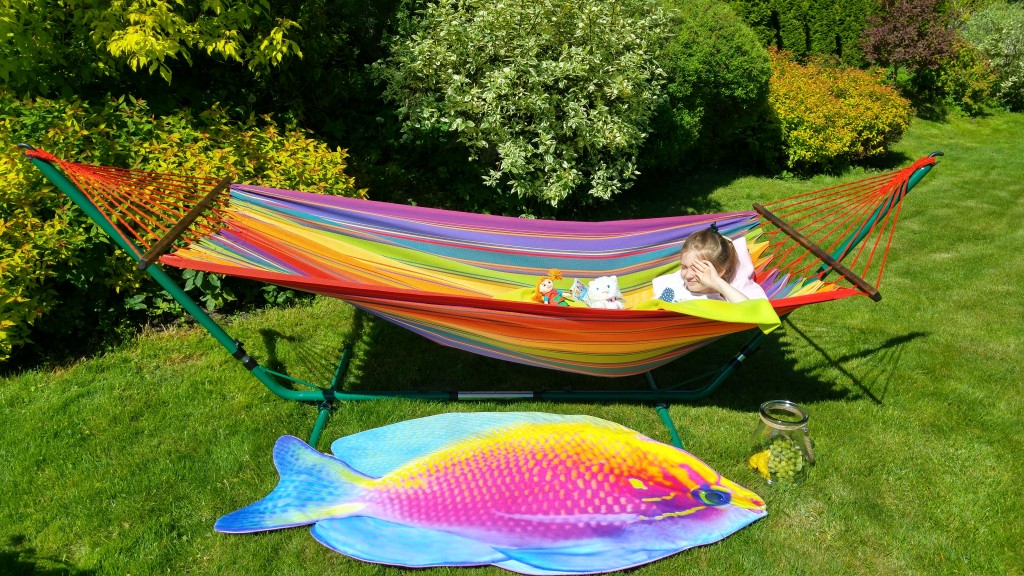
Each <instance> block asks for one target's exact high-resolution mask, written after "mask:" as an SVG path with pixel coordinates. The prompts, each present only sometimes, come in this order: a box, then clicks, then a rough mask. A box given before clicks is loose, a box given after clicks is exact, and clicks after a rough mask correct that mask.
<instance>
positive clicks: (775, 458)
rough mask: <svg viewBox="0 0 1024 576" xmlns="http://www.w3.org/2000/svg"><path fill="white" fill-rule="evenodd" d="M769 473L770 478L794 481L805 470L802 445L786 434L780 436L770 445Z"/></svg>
mask: <svg viewBox="0 0 1024 576" xmlns="http://www.w3.org/2000/svg"><path fill="white" fill-rule="evenodd" d="M768 452H769V455H768V473H769V474H770V476H769V477H770V478H771V479H772V480H773V481H774V480H779V481H783V482H793V481H795V480H797V479H798V478H799V477H800V473H801V472H802V471H803V470H804V456H803V453H802V452H801V451H800V447H799V446H797V445H796V443H795V442H793V441H792V440H790V439H789V438H787V437H785V436H779V437H777V438H775V440H773V441H772V443H771V445H770V446H769V447H768Z"/></svg>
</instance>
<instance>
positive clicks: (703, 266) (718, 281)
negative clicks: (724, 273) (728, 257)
mask: <svg viewBox="0 0 1024 576" xmlns="http://www.w3.org/2000/svg"><path fill="white" fill-rule="evenodd" d="M690 267H691V268H692V269H693V272H694V275H695V276H696V277H697V281H698V282H700V283H701V285H703V286H704V288H705V289H707V290H714V291H715V292H721V291H722V284H724V283H725V282H724V281H723V280H722V277H721V276H720V275H719V274H718V270H715V266H714V265H713V264H712V263H711V262H709V261H707V260H694V261H693V264H691V265H690Z"/></svg>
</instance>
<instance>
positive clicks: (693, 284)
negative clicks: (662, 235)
mask: <svg viewBox="0 0 1024 576" xmlns="http://www.w3.org/2000/svg"><path fill="white" fill-rule="evenodd" d="M702 256H703V255H702V254H698V253H697V252H687V253H685V254H683V255H682V257H681V258H680V261H679V263H680V268H679V275H680V276H682V278H683V286H685V287H686V289H687V290H689V291H690V292H691V293H692V294H710V293H713V292H715V289H714V288H712V287H710V286H705V285H704V283H703V282H702V281H701V279H700V276H699V274H698V273H697V271H696V270H695V269H694V267H693V263H694V262H695V261H697V260H702V259H703V258H702ZM716 270H717V269H716ZM717 271H718V274H719V276H721V274H722V271H721V270H717Z"/></svg>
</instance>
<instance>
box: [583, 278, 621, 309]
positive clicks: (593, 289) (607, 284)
mask: <svg viewBox="0 0 1024 576" xmlns="http://www.w3.org/2000/svg"><path fill="white" fill-rule="evenodd" d="M587 306H590V307H591V308H614V309H618V310H621V309H623V308H625V307H626V305H625V303H624V302H623V300H622V292H620V291H619V279H618V278H617V277H615V276H601V277H600V278H595V279H594V280H591V281H590V285H589V287H588V288H587Z"/></svg>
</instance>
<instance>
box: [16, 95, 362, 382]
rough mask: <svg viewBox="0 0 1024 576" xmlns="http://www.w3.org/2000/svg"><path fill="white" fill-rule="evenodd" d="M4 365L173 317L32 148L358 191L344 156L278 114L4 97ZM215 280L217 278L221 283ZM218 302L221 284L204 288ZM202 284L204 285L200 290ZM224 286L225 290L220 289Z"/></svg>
mask: <svg viewBox="0 0 1024 576" xmlns="http://www.w3.org/2000/svg"><path fill="white" fill-rule="evenodd" d="M0 142H4V143H5V144H4V146H5V153H4V154H3V155H2V156H0V363H2V362H3V361H4V360H6V359H7V358H8V357H9V356H10V355H11V353H12V351H13V350H15V349H16V348H18V347H22V346H25V345H27V344H29V343H30V342H33V341H34V342H35V343H36V344H37V345H39V346H43V347H47V348H51V349H60V348H61V347H75V346H77V345H79V344H82V343H92V344H95V343H96V342H98V341H99V340H100V339H102V337H103V334H104V333H107V334H109V333H111V332H117V331H118V330H121V329H124V328H125V326H127V325H128V324H126V322H127V321H128V320H130V319H131V317H132V316H133V315H134V316H135V318H136V320H139V319H141V318H144V317H145V316H147V315H159V314H162V313H165V312H166V313H174V312H175V311H176V307H175V306H174V304H173V302H172V301H170V300H169V297H166V296H163V295H162V292H161V291H160V290H159V289H158V288H157V286H156V285H155V283H153V282H150V281H148V280H146V279H145V278H146V277H145V276H144V275H141V274H139V273H138V272H137V271H136V270H135V269H134V266H132V265H131V262H129V260H128V258H127V257H126V256H123V255H121V254H120V253H119V252H117V251H115V250H114V246H113V243H112V242H111V241H110V240H109V239H108V238H107V237H106V236H105V235H104V233H103V232H102V231H101V230H99V228H98V227H96V226H94V225H92V224H91V223H90V222H89V221H88V219H87V218H86V216H85V215H84V214H83V213H82V212H81V211H80V210H78V209H77V208H75V207H74V206H73V205H71V203H70V201H69V200H68V199H67V198H66V197H65V196H64V195H63V194H62V193H60V192H59V191H58V190H57V189H56V188H55V187H54V186H52V185H51V184H49V182H48V181H47V180H45V178H44V177H43V176H42V174H41V173H40V172H39V171H38V170H36V168H35V167H34V166H32V165H31V163H29V162H28V161H27V160H25V159H24V158H22V157H21V154H20V152H19V150H18V149H17V148H16V147H15V144H16V143H18V142H27V143H30V144H32V145H34V146H36V147H37V148H41V149H44V150H47V151H49V152H52V153H54V154H55V155H57V156H58V157H61V158H64V159H67V160H73V161H76V162H85V163H93V164H104V165H113V166H122V167H131V168H138V169H143V170H150V171H155V172H165V173H180V174H194V175H197V176H207V175H210V176H218V177H222V176H224V175H228V174H236V175H237V176H236V180H237V181H249V182H258V183H261V184H264V185H268V186H278V187H284V188H293V189H305V190H310V191H317V192H325V193H332V194H343V195H352V196H356V195H360V194H362V192H361V191H360V190H357V189H356V187H355V182H354V181H353V179H352V178H351V177H349V176H348V175H347V174H346V173H345V168H346V156H347V154H346V152H345V151H343V150H331V149H329V148H328V147H326V146H325V145H323V144H321V143H318V142H317V141H315V140H313V139H311V138H309V135H308V134H306V133H305V132H302V131H300V130H298V129H296V128H295V127H294V126H293V125H289V124H287V123H286V124H285V125H284V126H283V127H279V126H278V124H277V123H276V122H274V121H273V120H272V119H271V118H254V117H249V118H245V119H243V120H240V121H235V120H232V119H230V118H229V117H228V114H227V113H226V112H225V111H224V110H223V109H221V108H213V109H210V110H207V111H206V112H204V113H202V114H201V115H199V116H198V117H192V116H190V115H188V114H186V113H178V114H175V115H171V116H165V117H157V116H154V115H153V114H152V113H150V112H149V110H148V108H147V105H146V103H145V102H143V101H140V100H135V99H132V98H117V99H109V100H108V101H106V102H104V103H102V104H97V105H90V104H87V103H85V102H81V101H78V100H44V99H38V100H27V101H23V100H19V99H18V98H16V97H14V96H12V95H10V94H8V93H5V92H0ZM214 282H215V281H214ZM191 284H192V286H193V287H194V288H195V290H194V292H195V297H196V298H197V299H205V301H206V304H207V306H208V307H215V306H216V305H217V304H220V303H223V301H224V299H225V298H226V297H229V296H230V295H229V294H228V295H225V293H224V291H223V289H221V288H220V287H219V286H216V285H213V284H210V281H207V283H206V284H207V285H206V286H205V287H204V286H201V285H200V286H195V284H196V282H195V279H193V281H192V282H191ZM200 284H202V283H200ZM218 284H219V283H218Z"/></svg>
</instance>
